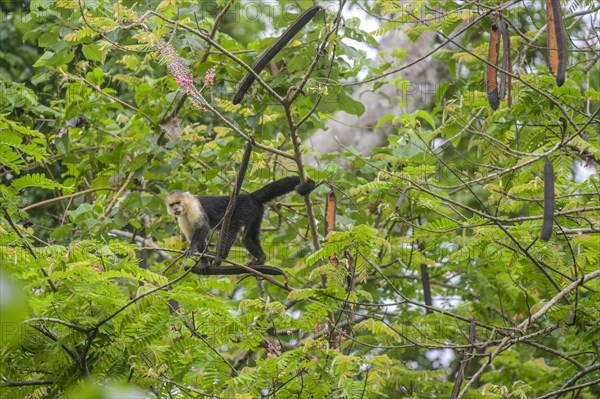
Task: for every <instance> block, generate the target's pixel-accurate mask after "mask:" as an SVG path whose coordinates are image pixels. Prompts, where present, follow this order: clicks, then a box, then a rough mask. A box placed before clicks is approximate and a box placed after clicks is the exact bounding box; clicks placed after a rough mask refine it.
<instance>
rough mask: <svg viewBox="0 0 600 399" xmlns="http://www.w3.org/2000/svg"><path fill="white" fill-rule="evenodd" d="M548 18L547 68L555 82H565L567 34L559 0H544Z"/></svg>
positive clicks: (559, 84)
mask: <svg viewBox="0 0 600 399" xmlns="http://www.w3.org/2000/svg"><path fill="white" fill-rule="evenodd" d="M546 16H547V20H548V68H550V72H551V73H552V75H554V77H555V78H556V84H557V85H558V86H562V85H563V83H565V74H566V72H567V35H566V33H565V25H564V22H563V19H562V12H561V9H560V0H546Z"/></svg>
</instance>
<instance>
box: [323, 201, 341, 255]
mask: <svg viewBox="0 0 600 399" xmlns="http://www.w3.org/2000/svg"><path fill="white" fill-rule="evenodd" d="M336 211H337V198H336V196H335V192H334V191H333V190H331V191H330V192H329V193H328V194H327V200H326V201H325V236H327V234H329V233H331V232H332V231H333V230H334V229H335V213H336ZM329 261H330V262H331V264H332V265H334V266H337V265H338V259H337V257H336V256H335V254H331V256H329Z"/></svg>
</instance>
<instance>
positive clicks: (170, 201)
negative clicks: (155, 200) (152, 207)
mask: <svg viewBox="0 0 600 399" xmlns="http://www.w3.org/2000/svg"><path fill="white" fill-rule="evenodd" d="M165 204H166V205H167V212H169V215H174V216H181V215H183V214H185V212H186V209H185V205H184V201H183V198H182V196H181V195H169V196H168V197H167V198H166V199H165Z"/></svg>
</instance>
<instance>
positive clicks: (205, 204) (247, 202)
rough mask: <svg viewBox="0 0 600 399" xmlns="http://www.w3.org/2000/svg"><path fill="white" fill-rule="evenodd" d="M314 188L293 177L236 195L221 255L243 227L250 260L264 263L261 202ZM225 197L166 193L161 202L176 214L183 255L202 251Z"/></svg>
mask: <svg viewBox="0 0 600 399" xmlns="http://www.w3.org/2000/svg"><path fill="white" fill-rule="evenodd" d="M314 188H315V182H314V181H312V180H310V179H309V180H307V181H306V182H305V183H300V178H299V177H297V176H293V177H285V178H283V179H280V180H277V181H274V182H272V183H269V184H267V185H266V186H265V187H263V188H261V189H260V190H257V191H255V192H253V193H250V194H240V196H239V197H238V198H237V202H236V205H235V210H234V211H233V216H232V218H231V224H230V226H229V231H228V233H227V236H226V237H225V238H224V242H223V253H222V256H223V258H226V257H227V255H228V254H229V250H230V249H231V246H232V245H233V243H234V241H235V238H236V236H237V234H238V233H239V232H240V230H241V229H242V227H243V228H244V233H243V238H242V242H243V244H244V247H246V249H247V250H248V252H250V254H251V255H252V256H253V257H254V258H255V261H254V262H253V263H255V264H264V261H265V259H266V255H265V253H264V251H263V250H262V247H261V245H260V225H261V223H262V217H263V212H264V204H265V203H267V202H269V201H271V200H273V199H275V198H277V197H279V196H282V195H284V194H287V193H289V192H291V191H294V190H296V192H297V193H298V194H300V195H306V194H308V193H310V192H311V191H312V190H313V189H314ZM229 198H230V197H229V196H192V195H190V194H189V193H183V192H181V191H174V192H172V193H171V194H169V196H168V197H167V199H166V200H165V202H166V203H167V206H168V207H169V209H170V213H172V214H174V215H175V216H177V218H178V220H179V225H180V227H181V229H182V231H183V232H184V234H185V235H186V238H187V239H188V241H189V244H190V247H189V249H188V250H187V251H186V256H190V255H192V254H194V253H196V252H200V253H203V252H204V251H205V250H206V238H207V235H208V233H209V230H210V229H213V228H218V227H220V224H221V222H222V220H223V216H224V215H225V210H226V209H227V204H228V203H229ZM179 208H181V210H180V209H179Z"/></svg>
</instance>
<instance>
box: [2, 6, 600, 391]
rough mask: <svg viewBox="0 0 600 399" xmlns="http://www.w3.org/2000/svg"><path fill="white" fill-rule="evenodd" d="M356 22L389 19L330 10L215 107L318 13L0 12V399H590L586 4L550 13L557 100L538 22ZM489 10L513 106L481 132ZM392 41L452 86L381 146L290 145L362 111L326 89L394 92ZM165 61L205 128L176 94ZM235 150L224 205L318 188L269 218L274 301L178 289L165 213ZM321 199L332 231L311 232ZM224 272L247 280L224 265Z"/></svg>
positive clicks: (593, 239) (590, 69)
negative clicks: (433, 66) (548, 233)
mask: <svg viewBox="0 0 600 399" xmlns="http://www.w3.org/2000/svg"><path fill="white" fill-rule="evenodd" d="M356 3H357V4H358V5H359V6H360V7H362V8H364V9H365V10H367V11H368V12H370V13H373V15H382V16H383V17H384V19H383V21H385V22H383V23H382V24H381V28H380V29H379V30H378V31H377V32H367V31H365V30H364V28H361V23H360V22H361V21H360V19H359V18H342V14H341V13H340V14H336V13H337V12H338V10H339V9H340V7H346V8H348V7H350V6H351V4H349V3H348V4H347V3H346V2H345V1H340V2H331V3H329V4H327V5H326V6H327V7H325V9H326V11H327V12H326V18H325V19H323V18H322V17H321V16H322V14H323V13H320V14H319V16H318V17H317V18H315V19H314V20H313V21H312V22H311V23H310V24H309V25H308V26H306V27H305V29H303V30H302V32H301V33H300V34H299V35H298V36H297V37H296V38H295V40H294V41H293V42H292V43H290V45H289V46H287V47H286V48H285V49H284V50H283V51H282V52H281V54H280V55H278V57H277V58H276V59H275V63H274V65H272V68H270V70H269V71H268V72H264V73H263V74H261V78H262V80H263V81H262V82H257V83H255V84H254V86H253V88H252V91H251V93H250V94H248V95H247V96H246V98H245V100H244V102H243V103H242V104H240V105H235V106H234V105H233V104H232V103H231V98H232V97H233V93H235V89H236V83H237V82H239V81H240V80H241V78H242V77H243V76H244V74H246V73H247V70H246V69H245V68H244V66H243V65H242V62H243V63H245V64H246V65H252V62H253V60H254V59H256V57H257V55H258V54H260V52H261V51H263V50H264V49H265V48H267V47H268V46H269V45H270V44H271V43H272V42H273V41H274V40H275V38H276V37H277V33H276V32H280V31H281V30H282V29H284V28H285V27H286V26H288V25H289V23H290V21H291V20H292V19H293V18H294V17H295V16H296V15H297V14H298V12H299V11H300V10H301V9H302V10H303V9H306V8H307V7H309V6H311V5H313V2H312V1H310V2H309V1H287V0H281V1H278V2H264V3H263V2H245V1H233V0H229V1H225V0H217V1H214V2H212V1H210V2H204V1H192V0H162V1H159V0H145V1H136V0H119V1H106V0H56V1H46V0H31V1H30V2H24V3H23V4H20V3H19V4H17V3H16V2H14V3H13V2H10V1H7V2H5V3H3V6H2V7H3V8H2V14H1V19H2V24H0V33H1V34H2V38H3V39H2V40H3V46H2V49H0V79H1V81H0V107H1V109H2V111H1V112H2V113H1V114H0V162H1V167H0V176H1V180H0V193H1V196H0V207H1V208H2V214H0V235H1V237H2V238H1V240H0V263H1V272H2V273H1V274H0V300H1V303H0V312H1V317H2V319H1V324H0V328H1V335H0V353H1V354H2V356H1V360H0V396H1V397H3V398H4V397H6V398H16V397H23V398H25V397H26V398H28V399H31V398H56V397H61V398H83V397H85V398H123V397H161V398H162V397H165V398H187V397H194V398H195V397H199V398H201V397H211V398H213V397H214V398H240V399H241V398H263V397H264V398H380V397H389V398H449V397H451V396H452V397H454V398H456V397H465V398H466V397H468V398H527V397H543V398H546V397H550V396H551V395H550V394H551V393H553V392H556V395H559V394H561V393H563V394H565V395H571V394H575V395H576V397H578V398H580V399H591V398H595V397H597V396H598V395H599V394H600V390H599V388H598V382H600V380H599V378H600V352H599V346H600V342H599V338H598V337H599V333H600V321H599V320H600V318H599V317H598V301H599V297H598V291H599V290H600V284H599V281H600V279H599V278H598V277H600V275H599V273H598V269H599V267H598V266H599V265H600V251H599V248H600V235H599V234H598V233H599V232H600V190H599V188H598V186H599V184H600V179H599V178H598V175H597V174H591V175H590V176H589V177H588V178H586V179H581V178H579V174H578V172H577V170H578V169H577V165H579V164H580V163H581V162H583V164H584V165H586V166H585V167H586V168H587V169H586V170H592V169H593V168H595V166H596V165H597V162H598V160H599V159H600V155H599V154H600V151H599V144H600V122H599V115H598V114H599V107H600V78H599V77H600V63H598V62H597V59H598V56H597V54H598V53H599V52H600V49H599V48H598V43H597V37H596V36H595V33H594V30H593V25H592V23H591V22H590V21H592V20H593V19H590V18H591V17H590V16H595V17H596V18H597V17H598V7H597V5H595V4H594V2H591V1H584V2H579V3H577V4H576V5H574V6H573V9H569V8H567V7H565V11H564V13H565V15H566V17H565V21H566V26H567V27H568V29H567V33H568V34H569V37H570V43H571V48H570V51H569V69H568V71H567V81H566V83H565V84H564V85H563V86H562V87H557V86H556V84H555V82H554V78H553V76H552V75H551V74H550V73H549V71H548V68H547V67H546V66H545V50H544V46H545V23H546V21H545V11H544V8H543V7H541V8H539V9H537V8H532V7H531V6H530V5H528V4H525V3H519V2H508V3H501V2H496V1H489V2H484V3H485V7H479V6H472V5H471V4H470V3H465V2H439V1H427V2H413V3H398V2H387V1H380V2H363V1H357V2H356ZM399 4H400V5H399ZM509 5H510V7H508V6H509ZM19 6H22V8H20V7H19ZM497 13H502V14H503V15H504V16H505V18H506V19H507V20H508V21H509V22H510V27H511V41H512V48H513V54H512V56H513V63H514V70H513V71H514V77H513V103H512V105H511V106H510V107H509V106H508V104H507V103H506V101H503V103H502V104H501V106H500V108H499V109H498V110H497V111H495V112H494V111H492V110H491V109H490V108H489V106H488V104H487V102H486V98H485V89H484V86H483V81H484V75H485V69H486V66H487V65H486V62H485V59H486V54H487V49H488V43H487V40H488V32H489V28H490V26H491V24H492V22H493V20H494V17H495V15H496V14H497ZM394 30H403V31H405V32H406V33H407V34H408V35H409V36H410V37H411V38H415V39H416V38H418V37H419V36H420V35H421V34H422V33H423V32H426V31H433V32H438V34H439V36H440V38H441V40H442V42H443V45H441V46H439V47H438V48H436V49H434V48H433V47H432V56H433V57H434V58H435V59H437V60H438V61H441V62H444V63H446V64H447V67H448V70H449V71H450V73H451V75H452V80H451V82H446V83H440V84H439V85H438V86H437V92H436V96H435V101H434V103H433V104H432V106H431V108H430V109H427V110H418V111H417V112H414V113H410V114H400V113H398V114H390V115H387V116H385V117H384V118H382V120H381V124H382V125H383V124H385V123H391V124H392V125H393V127H394V133H393V134H392V135H390V136H389V137H388V138H387V140H388V143H387V145H385V146H383V147H380V148H377V149H376V150H375V151H374V152H373V153H372V154H370V155H361V154H360V153H358V152H357V151H355V150H354V149H352V148H347V149H346V150H345V151H344V152H342V153H336V154H318V153H317V152H318V149H312V148H309V147H307V146H304V145H303V144H302V143H303V141H302V140H303V139H304V138H306V137H308V135H309V134H310V133H311V132H313V131H315V130H316V129H319V128H323V127H324V126H325V123H326V121H327V119H328V118H329V116H330V115H331V114H332V113H333V112H336V111H339V110H342V111H345V112H347V113H350V114H354V115H361V114H362V113H363V112H365V106H364V105H363V104H361V103H360V101H359V100H357V99H354V98H352V91H353V88H354V86H352V85H346V84H345V83H361V82H360V81H359V76H361V75H360V73H361V71H367V76H366V78H364V79H363V78H361V81H362V83H367V82H376V83H375V85H374V87H375V89H377V87H378V85H380V84H382V83H384V82H385V83H390V82H392V83H394V84H397V85H398V87H399V90H401V88H403V87H404V88H405V87H406V82H404V81H402V79H400V78H394V79H392V78H390V77H388V75H386V74H387V73H388V72H392V68H393V63H390V64H379V63H377V62H376V61H374V60H372V59H370V58H369V57H367V56H366V53H365V52H364V51H363V50H361V49H360V48H359V46H358V45H357V43H360V44H367V45H373V46H376V45H377V40H376V39H377V36H378V35H382V34H384V33H387V32H390V31H394ZM459 32H462V33H461V34H458V33H459ZM5 38H7V39H6V41H5ZM448 38H450V39H451V40H449V39H448ZM348 39H352V40H348ZM161 41H164V42H168V43H169V44H170V46H172V47H173V48H174V49H176V51H177V52H178V54H179V55H180V56H181V57H182V59H184V60H185V61H186V62H187V63H188V65H189V67H190V69H191V71H192V74H193V76H194V77H195V80H196V86H197V87H199V88H200V87H202V95H203V96H204V98H205V99H206V101H207V103H208V104H210V107H211V109H208V108H207V109H203V110H199V109H198V107H195V106H193V104H192V103H191V102H190V101H189V100H188V99H187V98H186V96H185V95H183V94H182V93H181V91H180V90H179V87H178V85H177V82H176V80H175V79H174V78H173V76H171V75H170V74H169V70H168V68H167V65H166V62H165V61H168V60H165V59H164V57H162V56H161V53H160V51H159V49H158V46H159V43H161ZM5 44H6V45H5ZM404 55H405V52H403V51H400V49H399V51H398V52H397V53H395V54H394V56H396V57H398V58H399V60H398V62H399V63H400V64H401V62H402V57H403V56H404ZM171 61H172V60H171ZM412 67H413V68H419V67H420V66H419V64H418V63H417V64H416V65H414V66H412ZM212 68H214V70H215V71H216V78H215V81H214V83H212V84H206V85H205V84H204V80H203V78H204V76H205V74H206V73H207V72H209V71H211V70H212ZM261 83H266V84H268V86H269V87H270V88H271V89H272V92H270V93H269V92H268V91H267V90H265V87H264V86H263V85H262V84H261ZM413 83H414V82H413ZM293 86H298V87H301V88H302V89H303V90H302V92H301V93H296V94H297V95H294V91H293V90H289V88H290V87H293ZM419 95H421V93H419ZM290 98H291V99H293V101H290ZM391 101H396V99H391ZM211 110H214V111H215V112H212V111H211ZM248 135H253V136H254V138H255V141H256V142H257V143H258V144H259V146H258V147H255V149H254V151H253V153H252V156H251V161H250V168H249V169H248V173H247V175H246V179H245V182H244V186H243V190H244V191H246V192H250V191H253V190H255V189H258V188H260V187H262V186H263V185H265V184H266V183H268V182H270V181H272V180H274V179H277V178H281V177H283V176H286V175H291V174H298V173H299V174H300V175H301V176H303V177H311V178H313V179H314V180H317V181H323V182H325V184H323V185H321V186H320V187H319V188H318V189H317V190H316V191H315V192H314V193H312V194H311V197H310V199H307V200H306V201H300V199H299V198H298V197H297V196H296V197H286V198H284V199H282V200H281V201H279V202H275V203H273V204H271V206H270V207H268V211H267V212H266V215H265V219H266V220H265V221H264V223H263V227H264V232H263V234H262V241H263V245H264V247H265V249H267V251H266V252H267V256H268V263H269V264H270V265H274V266H277V267H281V268H282V270H285V272H286V273H287V274H288V276H289V285H285V286H284V285H283V284H273V282H271V281H259V280H257V279H255V278H253V277H250V278H240V277H235V276H234V277H228V278H220V277H199V276H195V275H193V274H191V273H190V271H189V270H187V271H186V268H185V266H192V265H193V264H194V261H193V260H192V259H181V258H180V257H179V256H178V255H179V253H178V252H177V250H182V249H185V246H186V244H185V243H183V242H182V241H181V239H180V238H179V235H178V233H177V227H176V223H175V222H174V220H173V219H172V218H171V217H169V216H168V215H166V213H165V209H164V204H163V198H164V195H165V193H167V192H168V191H170V190H173V189H181V190H189V191H192V192H194V193H205V194H219V195H228V194H229V193H230V192H231V188H232V186H233V182H234V181H235V178H236V174H237V170H238V168H239V163H240V160H241V156H242V152H243V148H244V145H245V144H246V138H247V136H248ZM303 153H304V154H306V155H310V156H313V157H315V158H316V159H319V163H316V164H306V163H304V162H303V159H302V154H303ZM546 158H547V159H549V160H550V161H551V162H552V164H553V166H554V170H555V181H556V186H555V187H556V189H555V195H556V210H555V214H554V215H555V217H554V230H553V236H552V238H551V239H550V241H549V242H543V241H541V240H539V231H540V227H541V224H542V220H543V212H544V209H543V208H544V184H545V183H546V182H545V181H544V179H543V173H542V172H543V167H544V162H545V160H546ZM340 165H342V166H340ZM328 185H329V187H330V188H331V189H333V190H334V191H335V193H336V195H337V209H336V217H337V220H336V223H337V224H336V226H335V231H334V232H332V233H330V234H328V235H327V236H326V237H325V236H324V234H323V232H322V231H321V229H320V227H321V226H323V224H324V221H323V216H322V215H323V214H324V212H325V198H326V194H327V192H328V191H329V189H328V188H327V186H328ZM215 236H216V235H215ZM212 242H213V243H214V242H215V238H214V237H213V240H212ZM334 256H335V258H334ZM230 257H231V259H232V260H233V261H235V262H237V263H245V262H246V260H247V255H246V254H245V253H244V251H243V248H242V247H241V246H235V247H234V250H233V251H232V255H231V256H230ZM275 279H278V280H279V281H281V279H280V278H275ZM429 291H430V292H431V297H432V298H433V302H432V303H429V298H430V295H429V294H428V292H429ZM459 375H464V379H463V378H460V377H458V376H459ZM453 390H456V392H455V393H454V394H453V393H452V392H453Z"/></svg>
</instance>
